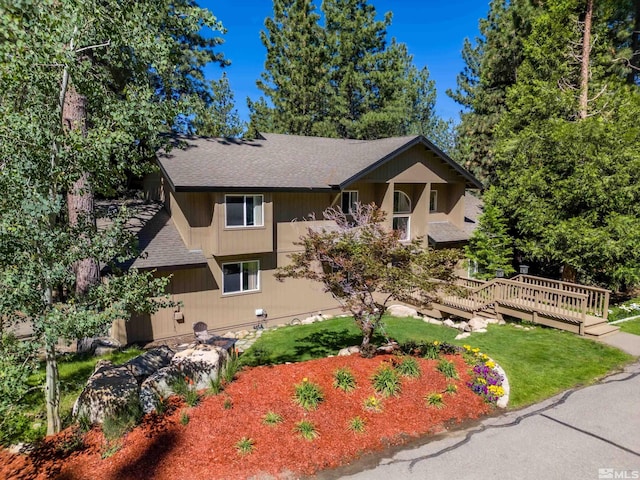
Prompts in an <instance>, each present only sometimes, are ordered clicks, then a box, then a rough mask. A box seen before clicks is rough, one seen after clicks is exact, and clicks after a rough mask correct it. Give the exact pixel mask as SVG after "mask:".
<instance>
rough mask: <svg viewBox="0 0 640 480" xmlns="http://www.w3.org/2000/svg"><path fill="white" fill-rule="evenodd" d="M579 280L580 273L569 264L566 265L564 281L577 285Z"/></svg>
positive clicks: (563, 272) (563, 271) (564, 267)
mask: <svg viewBox="0 0 640 480" xmlns="http://www.w3.org/2000/svg"><path fill="white" fill-rule="evenodd" d="M577 280H578V272H577V271H576V269H575V268H573V267H572V266H571V265H569V264H568V263H565V264H564V266H563V267H562V281H563V282H571V283H576V281H577Z"/></svg>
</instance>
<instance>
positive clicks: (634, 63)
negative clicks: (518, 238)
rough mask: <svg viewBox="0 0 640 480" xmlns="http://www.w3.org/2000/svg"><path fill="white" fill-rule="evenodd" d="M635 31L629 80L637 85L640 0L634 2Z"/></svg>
mask: <svg viewBox="0 0 640 480" xmlns="http://www.w3.org/2000/svg"><path fill="white" fill-rule="evenodd" d="M633 3H634V7H635V8H634V22H633V33H632V34H631V60H630V62H629V64H630V65H629V66H630V67H631V69H630V70H629V75H627V82H629V83H630V84H631V85H635V84H636V82H637V80H638V77H639V76H640V0H635V1H634V2H633Z"/></svg>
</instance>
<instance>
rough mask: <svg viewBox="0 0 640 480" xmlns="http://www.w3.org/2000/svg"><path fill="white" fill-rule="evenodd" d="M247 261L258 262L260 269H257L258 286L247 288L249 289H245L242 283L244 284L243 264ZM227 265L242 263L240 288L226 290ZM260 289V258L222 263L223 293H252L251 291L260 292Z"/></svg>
mask: <svg viewBox="0 0 640 480" xmlns="http://www.w3.org/2000/svg"><path fill="white" fill-rule="evenodd" d="M245 263H257V264H258V270H257V279H256V288H252V289H250V290H249V289H247V290H243V289H242V285H243V284H244V282H243V280H244V279H243V278H242V275H243V265H244V264H245ZM227 265H240V290H234V291H233V292H225V290H224V289H225V281H224V277H225V275H224V268H225V267H226V266H227ZM259 291H260V260H241V261H238V262H225V263H223V264H222V295H237V294H239V293H250V292H259Z"/></svg>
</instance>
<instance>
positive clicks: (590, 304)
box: [433, 275, 619, 338]
mask: <svg viewBox="0 0 640 480" xmlns="http://www.w3.org/2000/svg"><path fill="white" fill-rule="evenodd" d="M457 283H458V286H459V287H460V293H459V294H455V295H446V296H443V297H442V298H441V299H440V300H439V301H438V302H437V303H434V304H433V309H434V310H437V311H440V312H441V313H448V314H451V315H455V316H458V317H462V318H468V319H470V318H473V317H475V316H484V317H493V318H502V316H504V315H508V316H511V317H515V318H519V319H521V320H528V321H531V322H534V323H539V324H541V325H546V326H549V327H554V328H559V329H562V330H568V331H570V332H574V333H577V334H579V335H584V336H587V337H591V338H602V337H603V336H606V335H610V334H612V333H615V332H617V331H618V330H619V328H618V327H615V326H613V325H609V324H608V323H607V315H608V311H609V291H608V290H605V289H602V288H597V287H589V286H585V285H579V284H575V283H568V282H561V281H557V280H550V279H547V278H542V277H535V276H533V275H518V276H516V277H513V278H511V279H505V278H494V279H493V280H490V281H488V282H486V281H483V280H476V279H470V278H460V279H459V280H458V282H457Z"/></svg>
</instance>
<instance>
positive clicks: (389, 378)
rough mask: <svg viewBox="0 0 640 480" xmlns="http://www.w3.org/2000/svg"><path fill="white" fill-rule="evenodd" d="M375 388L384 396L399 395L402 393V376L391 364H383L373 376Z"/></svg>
mask: <svg viewBox="0 0 640 480" xmlns="http://www.w3.org/2000/svg"><path fill="white" fill-rule="evenodd" d="M372 383H373V388H374V390H375V391H376V392H377V393H378V394H380V395H382V396H383V397H390V396H392V395H394V396H397V395H399V394H400V391H401V385H400V376H399V375H398V372H396V370H395V369H393V368H392V367H390V366H389V365H382V366H381V367H379V368H378V370H377V371H376V373H374V375H373V378H372Z"/></svg>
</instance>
